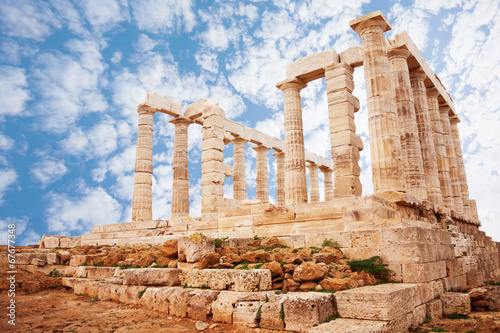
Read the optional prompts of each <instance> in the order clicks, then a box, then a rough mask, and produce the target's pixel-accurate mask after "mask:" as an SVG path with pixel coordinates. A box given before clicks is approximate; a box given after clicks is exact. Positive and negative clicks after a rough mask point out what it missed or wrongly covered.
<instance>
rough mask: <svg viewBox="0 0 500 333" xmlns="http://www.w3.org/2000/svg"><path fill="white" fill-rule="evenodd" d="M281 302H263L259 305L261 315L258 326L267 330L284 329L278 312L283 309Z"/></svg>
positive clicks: (283, 323)
mask: <svg viewBox="0 0 500 333" xmlns="http://www.w3.org/2000/svg"><path fill="white" fill-rule="evenodd" d="M282 304H283V303H282V302H279V303H263V304H262V305H261V315H260V323H259V327H260V328H263V329H268V330H284V329H285V322H284V321H283V319H282V318H281V316H280V313H281V311H282V306H283V311H285V310H284V305H282Z"/></svg>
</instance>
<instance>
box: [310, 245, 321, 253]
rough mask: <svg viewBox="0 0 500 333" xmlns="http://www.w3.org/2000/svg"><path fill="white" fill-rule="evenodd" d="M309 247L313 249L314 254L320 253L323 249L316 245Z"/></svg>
mask: <svg viewBox="0 0 500 333" xmlns="http://www.w3.org/2000/svg"><path fill="white" fill-rule="evenodd" d="M309 248H310V249H311V250H312V251H311V252H312V253H313V254H314V253H318V252H319V251H321V248H319V247H316V246H309Z"/></svg>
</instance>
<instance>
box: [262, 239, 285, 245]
mask: <svg viewBox="0 0 500 333" xmlns="http://www.w3.org/2000/svg"><path fill="white" fill-rule="evenodd" d="M260 246H262V247H281V246H282V245H281V242H280V241H279V239H278V238H276V237H266V238H264V239H263V240H261V241H260Z"/></svg>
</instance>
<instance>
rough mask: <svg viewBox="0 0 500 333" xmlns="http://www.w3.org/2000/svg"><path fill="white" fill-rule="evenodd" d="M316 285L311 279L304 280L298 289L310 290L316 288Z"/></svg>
mask: <svg viewBox="0 0 500 333" xmlns="http://www.w3.org/2000/svg"><path fill="white" fill-rule="evenodd" d="M317 285H318V284H317V283H316V282H312V281H309V282H304V283H302V284H301V285H300V287H299V290H300V291H310V290H312V289H314V288H316V286H317Z"/></svg>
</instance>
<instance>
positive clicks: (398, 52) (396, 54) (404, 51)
mask: <svg viewBox="0 0 500 333" xmlns="http://www.w3.org/2000/svg"><path fill="white" fill-rule="evenodd" d="M410 55H411V52H410V51H408V48H407V47H406V45H404V44H403V45H401V44H399V45H392V46H391V47H389V48H388V49H387V56H388V57H389V60H391V59H395V58H403V59H405V60H406V59H408V57H409V56H410Z"/></svg>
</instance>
